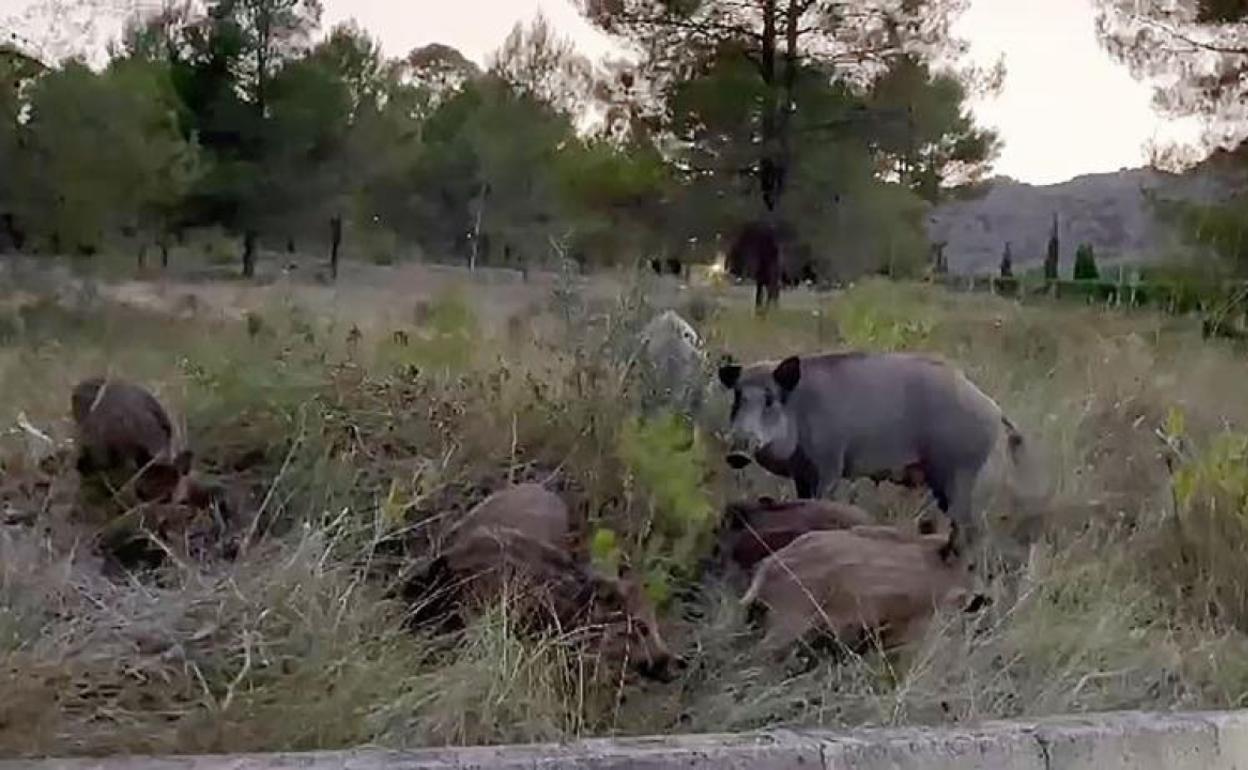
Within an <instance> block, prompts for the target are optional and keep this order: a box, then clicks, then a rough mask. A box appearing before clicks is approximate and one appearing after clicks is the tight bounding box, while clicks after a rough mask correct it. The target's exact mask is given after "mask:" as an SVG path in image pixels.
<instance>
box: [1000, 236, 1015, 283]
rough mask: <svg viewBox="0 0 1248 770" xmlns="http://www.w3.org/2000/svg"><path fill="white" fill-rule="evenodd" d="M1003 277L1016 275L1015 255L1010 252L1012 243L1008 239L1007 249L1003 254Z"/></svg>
mask: <svg viewBox="0 0 1248 770" xmlns="http://www.w3.org/2000/svg"><path fill="white" fill-rule="evenodd" d="M1001 277H1002V278H1013V277H1014V255H1013V254H1011V253H1010V243H1009V241H1006V243H1005V251H1004V252H1003V253H1002V254H1001Z"/></svg>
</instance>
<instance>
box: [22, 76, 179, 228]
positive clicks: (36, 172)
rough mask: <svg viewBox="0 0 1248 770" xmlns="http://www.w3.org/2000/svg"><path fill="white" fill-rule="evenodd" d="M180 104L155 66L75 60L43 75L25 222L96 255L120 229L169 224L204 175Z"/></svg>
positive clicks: (34, 101)
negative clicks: (94, 67) (180, 121)
mask: <svg viewBox="0 0 1248 770" xmlns="http://www.w3.org/2000/svg"><path fill="white" fill-rule="evenodd" d="M175 105H176V95H175V94H174V92H173V90H172V85H171V82H170V80H169V75H168V71H167V70H166V69H165V68H163V67H162V66H161V65H158V64H149V63H146V62H126V61H122V62H116V63H114V64H113V65H112V66H111V67H110V68H109V69H108V70H107V71H106V72H104V73H95V72H92V71H91V70H89V69H87V68H86V67H83V66H81V65H76V64H70V65H67V66H66V67H64V68H62V69H60V70H57V71H54V72H51V73H48V74H47V75H45V76H44V77H42V78H40V79H39V80H38V81H36V82H35V83H34V84H33V85H32V89H31V94H30V114H29V118H28V120H27V122H26V124H25V126H24V131H23V133H24V135H25V146H24V152H23V153H22V156H21V158H20V161H19V162H18V163H16V164H15V166H16V169H17V171H18V175H19V177H20V180H21V188H22V191H23V194H22V196H21V199H20V201H19V202H18V210H19V217H20V218H21V220H22V221H23V222H25V223H26V224H27V225H28V226H30V229H31V230H32V231H33V232H34V233H35V234H37V235H38V236H40V237H41V239H42V240H43V242H44V243H45V244H46V245H48V246H49V247H52V248H55V249H58V250H59V249H67V250H78V249H85V250H96V249H99V248H102V247H103V246H104V245H105V244H106V240H107V238H108V237H109V236H111V235H114V234H116V233H117V232H118V231H119V230H120V229H121V228H122V227H135V226H147V227H148V228H149V229H151V228H154V227H156V226H157V223H160V222H163V221H164V219H165V218H166V217H167V216H168V214H169V212H170V211H171V210H172V209H173V208H174V207H176V206H177V205H178V204H179V203H180V202H181V199H182V195H183V194H184V193H185V191H186V190H187V189H189V187H190V185H191V183H192V182H193V180H194V179H195V176H196V174H197V168H196V164H197V158H196V151H195V148H194V146H193V145H190V144H188V143H187V142H186V141H184V140H183V138H182V137H181V136H180V135H179V132H178V125H177V122H176V109H175ZM102 148H108V149H107V151H102Z"/></svg>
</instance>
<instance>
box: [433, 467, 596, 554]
mask: <svg viewBox="0 0 1248 770" xmlns="http://www.w3.org/2000/svg"><path fill="white" fill-rule="evenodd" d="M496 528H504V529H514V530H517V531H519V532H521V533H523V534H525V535H527V536H528V537H530V538H533V539H534V540H536V541H538V542H541V543H545V544H546V545H549V546H552V547H554V548H564V547H566V546H567V544H568V543H567V540H568V535H569V533H570V532H571V519H570V517H569V514H568V506H567V504H566V503H564V502H563V498H561V497H559V495H556V494H554V493H553V492H549V491H547V490H546V488H545V487H543V486H542V485H541V484H532V483H525V484H515V485H513V486H510V487H507V488H506V489H503V490H500V491H498V492H495V493H494V494H492V495H490V496H489V497H487V498H486V499H485V500H483V501H482V502H481V503H480V504H479V505H477V506H476V507H475V508H473V509H472V510H471V511H469V512H468V515H467V516H465V517H464V520H463V522H462V523H461V524H460V525H459V526H458V527H456V529H455V532H456V533H460V532H463V533H470V532H471V531H472V530H480V529H496Z"/></svg>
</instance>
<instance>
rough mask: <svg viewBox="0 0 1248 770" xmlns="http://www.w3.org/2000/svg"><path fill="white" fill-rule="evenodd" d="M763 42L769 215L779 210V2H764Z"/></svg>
mask: <svg viewBox="0 0 1248 770" xmlns="http://www.w3.org/2000/svg"><path fill="white" fill-rule="evenodd" d="M762 10H763V39H762V54H761V56H760V60H759V69H760V72H761V73H762V77H763V92H764V99H763V119H762V151H763V153H762V158H760V159H759V169H758V177H759V180H758V181H759V187H760V190H761V191H762V194H763V205H764V206H765V207H766V208H767V211H768V212H771V211H774V210H775V208H776V202H777V201H776V198H777V188H776V171H777V168H776V160H777V158H776V154H777V153H776V149H777V148H776V129H777V125H776V105H777V99H776V0H763V3H762Z"/></svg>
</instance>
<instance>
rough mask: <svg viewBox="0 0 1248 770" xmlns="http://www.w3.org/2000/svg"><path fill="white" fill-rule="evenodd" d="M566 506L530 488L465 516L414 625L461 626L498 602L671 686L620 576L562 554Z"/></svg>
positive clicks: (646, 621)
mask: <svg viewBox="0 0 1248 770" xmlns="http://www.w3.org/2000/svg"><path fill="white" fill-rule="evenodd" d="M568 537H569V525H568V513H567V507H566V505H565V504H564V503H563V501H562V500H561V499H560V498H559V496H558V495H555V494H554V493H552V492H548V491H546V490H545V489H543V488H542V487H541V486H539V485H536V484H521V485H517V486H512V487H508V488H506V489H503V490H500V491H498V492H495V493H494V494H493V495H491V496H490V497H489V498H487V499H486V500H485V501H484V502H483V503H481V504H480V505H479V506H477V508H475V509H474V510H472V511H471V512H469V514H468V516H467V517H466V518H465V520H464V523H463V524H462V525H461V526H459V527H457V528H456V529H455V530H454V532H453V534H452V536H451V539H450V542H449V544H448V546H447V548H446V549H445V550H444V551H443V552H442V553H441V554H440V555H439V556H438V558H437V559H435V560H434V562H433V564H432V565H431V567H430V568H429V570H428V571H427V573H426V575H425V577H424V579H423V580H422V581H420V583H421V585H419V586H418V587H417V589H418V590H417V591H415V592H413V593H415V594H416V596H413V597H412V598H414V599H416V604H417V607H416V610H415V616H414V620H415V622H416V623H417V624H418V625H419V624H423V623H426V622H429V621H432V620H435V619H438V620H445V619H446V618H447V617H448V616H450V617H454V618H455V619H457V620H459V621H460V622H462V621H463V620H464V618H465V616H468V615H473V614H476V613H477V612H478V611H479V610H480V609H482V608H483V607H485V606H489V605H491V604H494V603H497V602H498V601H499V600H500V599H501V598H503V597H506V599H507V601H508V603H509V604H510V605H511V606H512V607H513V608H514V609H516V610H517V612H518V615H519V616H520V617H521V618H523V619H524V620H526V621H527V623H528V624H529V625H530V626H531V627H533V628H535V629H544V630H548V631H551V630H559V631H567V630H568V629H571V628H579V629H583V630H585V631H586V635H585V636H586V639H587V641H589V640H590V639H591V638H592V641H593V642H595V643H596V645H597V647H598V649H599V650H600V651H601V652H602V654H603V655H604V657H606V658H607V659H609V660H612V661H618V662H625V661H626V662H627V663H628V664H629V665H631V666H632V667H633V668H634V669H635V670H637V671H638V672H639V673H641V674H642V675H643V676H646V677H650V678H654V679H659V680H663V681H667V680H670V679H671V678H672V677H673V676H674V674H675V669H676V668H677V667H678V666H679V664H680V662H679V661H678V660H677V659H676V658H675V656H673V655H672V653H671V651H670V649H669V648H668V647H667V644H666V643H665V642H664V641H663V638H662V636H661V635H660V633H659V626H658V622H657V618H656V616H655V611H654V606H653V604H652V603H651V602H650V600H649V598H648V597H647V596H646V595H645V592H644V591H643V590H641V585H640V583H639V582H637V581H635V580H634V579H632V577H631V576H629V575H628V574H627V573H625V574H622V575H621V576H620V577H610V576H605V575H602V574H599V573H598V571H597V570H595V569H594V568H593V567H592V566H590V565H588V564H585V563H583V562H581V561H579V560H578V559H576V558H575V557H574V556H573V555H572V552H571V550H570V549H569V547H568V544H567V540H568Z"/></svg>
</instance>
